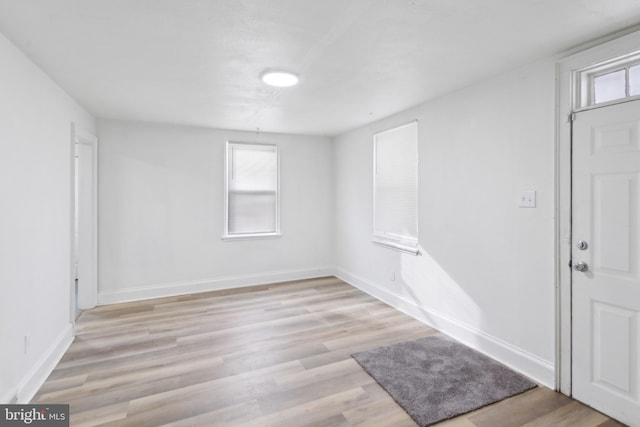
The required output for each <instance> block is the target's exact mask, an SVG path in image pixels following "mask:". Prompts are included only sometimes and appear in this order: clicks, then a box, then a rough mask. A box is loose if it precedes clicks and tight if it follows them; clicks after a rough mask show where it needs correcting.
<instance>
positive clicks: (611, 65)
mask: <svg viewBox="0 0 640 427" xmlns="http://www.w3.org/2000/svg"><path fill="white" fill-rule="evenodd" d="M575 79H576V83H577V88H578V90H577V93H576V98H577V99H576V102H575V108H576V109H586V108H590V107H593V106H600V105H606V104H614V103H617V102H623V101H625V100H628V99H630V98H634V99H635V98H637V97H638V96H639V95H640V55H639V54H637V53H636V54H633V55H628V56H623V57H620V58H616V59H614V60H611V61H606V62H603V63H600V64H596V65H592V66H589V67H587V68H584V69H582V70H578V71H576V72H575Z"/></svg>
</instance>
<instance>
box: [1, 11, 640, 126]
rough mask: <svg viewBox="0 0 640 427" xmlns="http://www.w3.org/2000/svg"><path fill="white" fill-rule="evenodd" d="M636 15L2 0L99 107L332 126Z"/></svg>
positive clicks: (219, 120)
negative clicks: (288, 78)
mask: <svg viewBox="0 0 640 427" xmlns="http://www.w3.org/2000/svg"><path fill="white" fill-rule="evenodd" d="M638 22H640V1H638V0H606V1H603V0H0V32H2V33H3V34H4V35H5V36H7V37H8V38H9V39H10V40H12V41H13V42H14V43H15V44H16V45H17V46H18V47H19V48H20V49H21V50H22V51H24V52H25V53H26V54H27V55H28V56H29V57H30V58H31V59H32V60H33V61H34V62H36V63H37V64H39V65H40V66H41V67H42V68H43V69H44V70H45V71H46V72H47V73H48V74H49V75H50V76H51V77H52V78H53V79H54V80H55V81H57V82H58V84H60V85H61V86H62V87H63V88H64V89H65V90H66V91H67V92H68V93H69V94H71V95H72V96H73V97H74V98H75V99H76V100H78V101H79V102H80V103H81V104H82V105H83V106H85V107H86V108H87V109H88V110H89V111H90V112H91V113H93V114H94V115H95V116H97V117H101V118H117V119H126V120H140V121H152V122H165V123H175V124H184V125H196V126H205V127H215V128H226V129H239V130H256V129H257V128H259V129H260V130H261V131H273V132H288V133H303V134H326V135H335V134H337V133H340V132H343V131H345V130H349V129H352V128H355V127H357V126H359V125H362V124H366V123H369V122H371V121H373V120H375V119H378V118H381V117H385V116H388V115H390V114H393V113H395V112H398V111H401V110H403V109H406V108H408V107H411V106H413V105H416V104H419V103H421V102H423V101H425V100H428V99H431V98H433V97H436V96H438V95H442V94H444V93H446V92H450V91H452V90H455V89H458V88H461V87H464V86H466V85H468V84H470V83H472V82H474V81H477V80H480V79H483V78H486V77H489V76H492V75H495V74H497V73H499V72H501V71H504V70H507V69H512V68H515V67H518V66H520V65H524V64H527V63H530V62H533V61H535V60H536V59H539V58H542V57H546V56H549V55H553V54H557V53H560V52H563V51H566V50H567V49H570V48H572V47H575V46H577V45H580V44H582V43H584V42H587V41H590V40H594V39H596V38H599V37H601V36H604V35H607V34H610V33H612V32H615V31H618V30H621V29H623V28H626V27H629V26H632V25H634V24H636V23H638ZM268 68H285V69H288V70H291V71H294V72H296V73H298V74H299V75H300V78H301V80H300V84H299V85H298V86H296V87H294V88H282V89H277V88H271V87H267V86H265V85H264V84H263V83H262V82H261V80H260V78H259V77H260V74H261V73H262V72H263V71H264V70H265V69H268Z"/></svg>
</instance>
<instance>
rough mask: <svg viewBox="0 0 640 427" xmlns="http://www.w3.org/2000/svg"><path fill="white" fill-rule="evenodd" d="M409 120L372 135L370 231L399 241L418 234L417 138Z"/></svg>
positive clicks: (414, 124) (380, 236)
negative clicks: (372, 225)
mask: <svg viewBox="0 0 640 427" xmlns="http://www.w3.org/2000/svg"><path fill="white" fill-rule="evenodd" d="M417 128H418V126H417V123H412V124H409V125H406V126H402V127H399V128H396V129H392V130H390V131H386V132H383V133H379V134H377V135H375V137H374V145H375V176H374V196H375V206H374V218H375V224H374V228H375V230H374V234H375V236H376V237H377V238H381V239H388V240H395V241H399V242H401V243H404V244H406V243H408V242H409V241H415V242H416V245H417V237H418V158H417V153H418V137H417Z"/></svg>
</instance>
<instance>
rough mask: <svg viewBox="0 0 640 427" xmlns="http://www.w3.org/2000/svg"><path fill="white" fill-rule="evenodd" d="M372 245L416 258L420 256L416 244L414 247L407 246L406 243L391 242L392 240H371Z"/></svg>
mask: <svg viewBox="0 0 640 427" xmlns="http://www.w3.org/2000/svg"><path fill="white" fill-rule="evenodd" d="M373 244H374V245H378V246H382V247H385V248H388V249H393V250H396V251H399V252H404V253H406V254H410V255H414V256H418V255H420V249H419V248H418V246H417V243H416V245H415V246H413V245H410V244H407V243H402V242H398V241H393V240H383V239H376V238H374V239H373Z"/></svg>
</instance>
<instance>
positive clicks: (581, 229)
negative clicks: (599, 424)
mask: <svg viewBox="0 0 640 427" xmlns="http://www.w3.org/2000/svg"><path fill="white" fill-rule="evenodd" d="M572 194H573V195H572V197H573V201H572V209H573V212H572V221H573V226H572V236H573V242H572V243H573V246H572V264H573V269H574V270H573V273H572V347H573V348H572V359H573V360H572V367H573V369H572V383H573V391H572V393H573V395H574V397H575V398H576V399H578V400H581V401H583V402H585V403H587V404H588V405H590V406H593V407H594V408H596V409H598V410H600V411H602V412H604V413H606V414H609V415H611V416H612V417H614V418H616V419H618V420H620V421H622V422H624V423H628V424H630V425H633V426H640V399H639V397H640V396H639V390H638V388H639V386H640V378H639V375H640V357H639V353H638V345H639V344H640V343H639V341H640V316H639V312H640V269H639V264H640V255H639V250H638V249H639V248H638V244H639V240H640V215H639V212H640V101H634V102H626V103H623V104H617V105H613V106H608V107H604V108H599V109H594V110H590V111H584V112H580V113H578V114H577V115H576V119H575V122H574V124H573V193H572ZM580 241H582V242H584V243H583V244H582V245H580V243H579V242H580ZM576 269H578V270H576ZM580 269H582V270H584V271H579V270H580Z"/></svg>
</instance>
